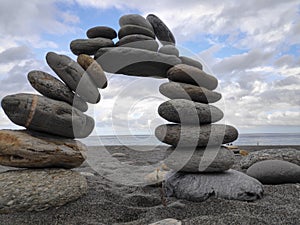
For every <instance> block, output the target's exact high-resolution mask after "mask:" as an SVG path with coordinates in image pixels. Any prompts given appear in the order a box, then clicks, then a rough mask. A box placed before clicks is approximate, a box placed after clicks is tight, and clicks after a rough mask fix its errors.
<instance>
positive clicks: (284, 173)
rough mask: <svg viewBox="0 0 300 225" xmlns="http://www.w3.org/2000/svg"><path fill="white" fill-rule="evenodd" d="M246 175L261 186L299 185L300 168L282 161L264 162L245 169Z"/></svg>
mask: <svg viewBox="0 0 300 225" xmlns="http://www.w3.org/2000/svg"><path fill="white" fill-rule="evenodd" d="M247 174H248V175H249V176H251V177H254V178H256V179H257V180H259V181H260V182H262V183H263V184H284V183H300V166H298V165H296V164H294V163H290V162H287V161H283V160H264V161H261V162H257V163H255V164H253V165H252V166H250V167H249V168H248V169H247Z"/></svg>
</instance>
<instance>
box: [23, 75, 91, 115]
mask: <svg viewBox="0 0 300 225" xmlns="http://www.w3.org/2000/svg"><path fill="white" fill-rule="evenodd" d="M27 78H28V80H29V82H30V84H31V86H32V87H33V88H34V89H35V90H37V91H38V92H39V93H41V94H42V95H44V96H46V97H48V98H52V99H54V100H60V101H64V102H67V103H69V104H70V105H72V106H74V107H75V108H77V109H79V110H80V111H82V112H85V111H87V110H88V105H87V103H86V102H85V101H83V100H82V99H81V98H80V97H78V96H75V95H74V93H73V92H72V91H71V89H70V88H68V87H67V86H66V85H65V84H64V83H63V82H61V81H60V80H58V79H56V78H55V77H53V76H52V75H50V74H48V73H45V72H43V71H38V70H34V71H31V72H29V73H28V76H27Z"/></svg>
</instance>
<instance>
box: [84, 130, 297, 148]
mask: <svg viewBox="0 0 300 225" xmlns="http://www.w3.org/2000/svg"><path fill="white" fill-rule="evenodd" d="M80 141H81V142H83V143H84V144H86V145H87V146H99V145H100V146H102V145H105V146H109V145H118V146H121V145H125V146H130V145H150V146H156V145H163V143H161V142H160V141H159V140H157V139H156V137H155V136H149V135H119V136H114V135H108V136H90V137H88V138H85V139H80ZM232 144H233V145H240V146H242V145H300V133H293V134H289V133H259V134H255V133H251V134H240V135H239V138H238V139H237V140H236V141H235V142H233V143H232Z"/></svg>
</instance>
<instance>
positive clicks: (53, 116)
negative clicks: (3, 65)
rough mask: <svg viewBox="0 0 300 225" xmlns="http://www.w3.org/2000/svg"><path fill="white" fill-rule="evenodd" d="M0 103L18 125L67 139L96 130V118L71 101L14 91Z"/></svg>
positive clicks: (79, 136) (85, 135)
mask: <svg viewBox="0 0 300 225" xmlns="http://www.w3.org/2000/svg"><path fill="white" fill-rule="evenodd" d="M1 106H2V108H3V110H4V112H5V114H6V115H7V116H8V118H9V119H10V120H11V121H12V122H13V123H15V124H17V125H20V126H24V127H26V128H28V129H29V130H35V131H41V132H45V133H49V134H54V135H58V136H62V137H67V138H74V137H76V138H84V137H87V136H88V135H89V134H90V133H91V132H92V131H93V129H94V126H95V123H94V120H93V118H91V117H89V116H87V115H85V114H83V113H82V112H81V111H80V110H78V109H76V108H73V107H72V106H70V105H69V104H67V103H65V102H62V101H56V100H53V99H50V98H47V97H44V96H39V95H33V94H15V95H8V96H6V97H4V98H3V99H2V101H1Z"/></svg>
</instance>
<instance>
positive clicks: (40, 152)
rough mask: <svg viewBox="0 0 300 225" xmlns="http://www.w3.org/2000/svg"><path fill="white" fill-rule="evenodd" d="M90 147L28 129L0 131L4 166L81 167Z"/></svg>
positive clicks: (0, 161)
mask: <svg viewBox="0 0 300 225" xmlns="http://www.w3.org/2000/svg"><path fill="white" fill-rule="evenodd" d="M84 151H87V147H86V146H85V145H84V144H82V143H81V142H79V141H75V140H73V139H65V138H60V137H57V136H50V135H46V134H43V133H38V132H32V131H28V130H27V131H25V130H0V155H1V157H0V164H1V165H4V166H12V167H25V168H45V167H61V168H66V169H70V168H75V167H79V166H80V165H81V164H82V163H83V162H84V160H85V157H84V156H83V155H82V153H84Z"/></svg>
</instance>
